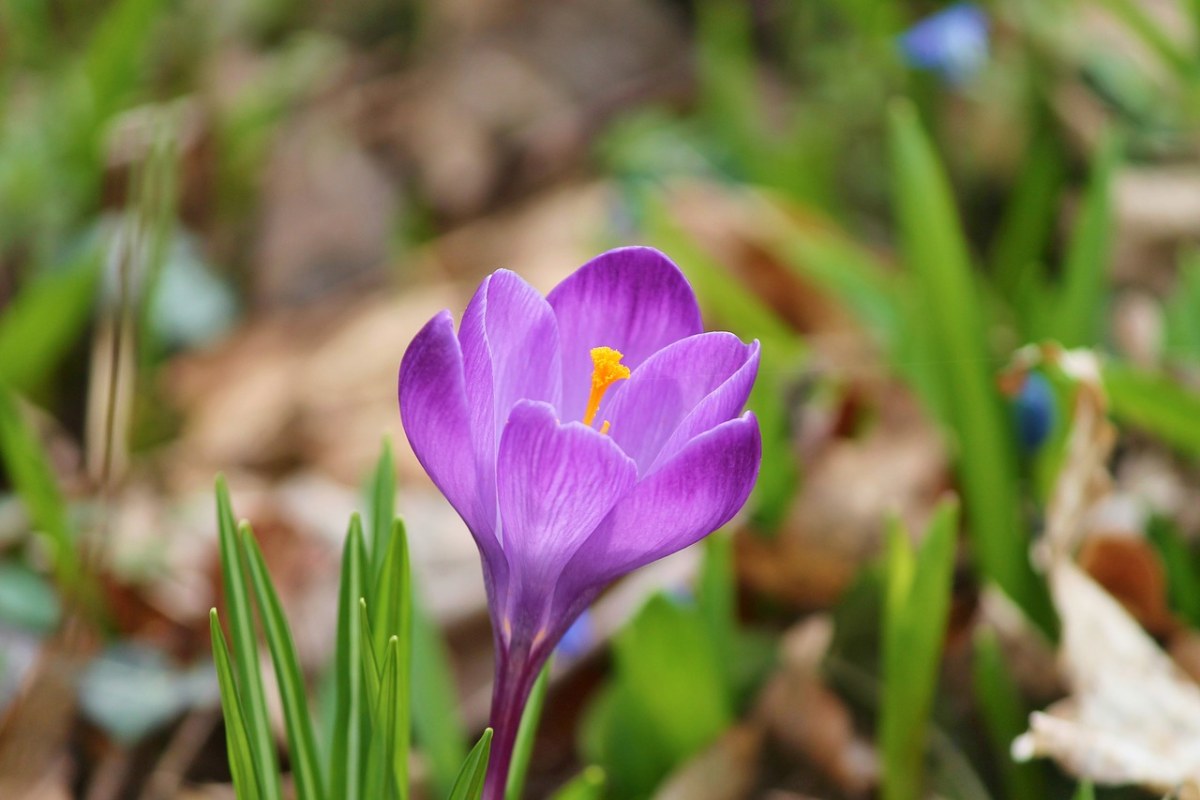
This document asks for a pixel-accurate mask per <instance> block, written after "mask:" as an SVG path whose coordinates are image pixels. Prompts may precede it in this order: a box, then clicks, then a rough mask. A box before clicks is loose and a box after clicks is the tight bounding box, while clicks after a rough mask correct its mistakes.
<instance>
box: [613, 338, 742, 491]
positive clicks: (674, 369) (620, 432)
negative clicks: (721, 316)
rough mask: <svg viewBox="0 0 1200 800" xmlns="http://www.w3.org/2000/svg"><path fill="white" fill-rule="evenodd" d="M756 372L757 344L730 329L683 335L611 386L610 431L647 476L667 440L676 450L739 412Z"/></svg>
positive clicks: (640, 470)
mask: <svg viewBox="0 0 1200 800" xmlns="http://www.w3.org/2000/svg"><path fill="white" fill-rule="evenodd" d="M757 370H758V343H757V342H754V343H752V344H745V343H743V342H742V341H741V340H740V339H738V338H737V337H736V336H734V335H733V334H732V333H701V334H698V335H696V336H689V337H688V338H686V339H681V340H679V341H677V342H675V343H673V344H670V345H668V346H667V347H665V348H663V349H662V350H660V351H658V352H657V353H655V354H654V355H652V356H651V357H650V358H649V359H647V360H646V362H645V363H644V364H642V365H641V366H640V367H638V368H637V369H636V370H634V372H633V375H631V376H630V378H629V380H627V381H622V382H621V383H619V384H617V386H616V387H615V388H614V389H613V398H612V402H611V403H610V404H609V406H608V408H607V409H606V412H605V413H606V419H608V420H609V421H610V422H611V423H612V427H611V429H610V430H609V433H610V434H611V435H612V437H613V441H615V442H616V443H617V444H619V445H620V446H621V449H622V450H624V451H625V453H626V454H627V455H629V456H630V457H631V458H632V459H633V460H634V461H636V462H637V465H638V472H639V473H640V474H642V475H645V474H646V473H647V472H649V471H650V469H651V467H652V465H653V464H654V463H655V461H656V460H659V459H660V455H659V454H660V452H662V450H663V446H664V445H665V444H668V443H669V442H678V444H677V445H675V446H674V448H673V449H672V450H671V452H675V451H677V450H678V449H679V447H682V446H683V445H684V444H686V443H687V442H688V441H689V440H690V439H692V438H693V437H695V436H696V435H697V434H700V433H703V432H704V431H706V430H708V429H710V428H714V427H716V426H717V425H719V424H720V423H722V422H725V421H726V420H730V419H733V418H734V417H736V416H737V415H738V414H740V413H741V411H742V407H743V406H744V405H745V404H746V397H747V396H748V395H749V394H750V387H751V385H753V383H754V375H755V373H756V372H757ZM685 421H686V425H684V423H685ZM681 425H682V427H683V429H682V430H681ZM665 455H666V454H664V456H665Z"/></svg>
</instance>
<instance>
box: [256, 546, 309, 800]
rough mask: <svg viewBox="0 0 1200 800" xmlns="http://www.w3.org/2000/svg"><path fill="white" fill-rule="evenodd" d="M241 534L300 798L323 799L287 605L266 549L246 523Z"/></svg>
mask: <svg viewBox="0 0 1200 800" xmlns="http://www.w3.org/2000/svg"><path fill="white" fill-rule="evenodd" d="M239 533H240V534H241V536H240V539H241V544H242V555H243V556H244V557H245V559H246V566H247V569H248V571H249V573H250V583H251V585H252V586H253V587H254V596H255V599H256V600H257V601H258V611H259V616H260V617H261V619H262V624H263V631H264V632H265V633H266V636H267V647H268V649H269V650H270V651H271V662H272V663H273V664H274V665H275V678H276V680H277V681H278V683H279V698H280V700H282V701H283V719H284V723H285V727H286V728H287V738H288V747H289V750H290V754H291V760H292V773H293V775H294V776H295V780H296V797H297V800H323V798H324V797H325V781H324V779H323V778H322V777H321V771H322V770H321V763H320V759H319V757H318V754H317V742H316V737H315V736H314V734H313V726H312V718H311V717H310V716H309V711H308V697H307V693H306V691H305V686H304V679H303V677H302V676H301V674H300V663H299V659H297V657H296V645H295V643H294V642H293V640H292V632H291V629H290V628H289V627H288V624H287V620H286V619H285V618H284V616H283V607H282V606H281V605H280V603H279V596H278V595H277V594H276V593H275V586H274V585H273V584H272V583H271V576H270V573H268V572H267V565H266V564H265V563H264V562H263V557H262V552H261V551H260V550H259V549H258V543H257V542H255V541H254V533H253V532H252V531H251V530H250V526H249V525H247V524H246V523H244V522H243V523H242V525H241V528H240V529H239Z"/></svg>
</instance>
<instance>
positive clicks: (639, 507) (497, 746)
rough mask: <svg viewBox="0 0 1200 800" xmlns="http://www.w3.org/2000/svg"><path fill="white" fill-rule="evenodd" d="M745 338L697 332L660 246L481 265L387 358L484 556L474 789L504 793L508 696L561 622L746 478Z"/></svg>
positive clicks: (749, 360) (726, 499) (753, 353)
mask: <svg viewBox="0 0 1200 800" xmlns="http://www.w3.org/2000/svg"><path fill="white" fill-rule="evenodd" d="M758 353H759V347H758V342H752V343H750V344H745V343H744V342H742V341H741V340H739V339H738V338H737V337H736V336H734V335H733V334H730V333H704V332H703V328H702V325H701V322H700V310H699V307H698V306H697V304H696V297H695V295H694V294H693V292H692V289H691V286H689V285H688V282H687V280H686V279H685V278H684V276H683V274H682V273H681V272H680V271H679V269H678V268H677V267H676V266H675V265H674V264H673V263H671V261H670V260H669V259H667V258H666V256H664V255H663V254H662V253H660V252H658V251H656V250H652V249H649V248H644V247H630V248H623V249H619V250H612V251H610V252H607V253H604V254H602V255H600V256H598V257H596V258H595V259H593V260H591V261H589V262H588V263H587V264H585V265H584V266H582V267H580V268H579V269H578V270H577V271H576V272H574V273H573V274H572V275H570V276H569V277H567V278H566V279H565V280H564V281H563V282H562V283H560V284H559V285H558V286H557V287H556V288H555V289H554V291H552V292H551V293H550V294H549V296H548V297H542V296H541V294H540V293H538V292H537V291H536V290H534V289H533V288H532V287H531V286H529V284H527V283H526V282H525V281H524V280H522V279H521V278H520V277H518V276H517V275H516V274H515V273H512V272H509V271H507V270H500V271H498V272H494V273H492V274H491V275H489V276H488V277H487V278H485V279H484V281H483V283H482V284H481V285H480V287H479V290H478V291H477V292H476V293H475V296H474V298H472V300H471V302H470V303H469V304H468V306H467V309H466V311H465V312H464V314H463V318H462V323H461V325H460V326H459V329H458V333H457V335H456V334H455V332H454V321H453V319H452V317H451V315H450V313H449V312H448V311H443V312H442V313H440V314H438V315H437V316H435V317H434V318H433V319H431V320H430V321H429V322H428V323H427V324H426V325H425V327H424V328H422V329H421V332H420V333H418V334H417V336H416V338H415V339H413V342H412V344H411V345H409V348H408V351H407V352H406V353H405V355H404V360H403V362H402V363H401V365H400V392H399V393H400V414H401V418H402V419H403V422H404V429H405V431H406V433H407V434H408V440H409V442H410V443H411V444H412V448H413V450H414V452H415V453H416V455H417V458H418V459H420V461H421V465H422V466H423V467H424V468H425V471H426V472H428V473H429V475H430V477H431V478H432V479H433V481H434V483H435V484H437V486H438V488H439V489H440V490H441V491H442V493H443V494H444V495H445V496H446V498H447V499H448V500H449V501H450V503H451V504H452V505H453V506H454V508H455V509H456V510H457V511H458V513H459V514H460V515H461V516H462V518H463V520H464V521H465V522H466V523H467V527H468V528H470V530H471V534H472V535H473V536H474V537H475V542H476V544H477V545H478V547H479V551H480V554H481V555H482V560H483V577H484V582H485V584H486V586H487V593H488V605H489V608H490V612H491V616H492V627H493V634H494V638H495V644H496V680H495V685H494V689H493V696H492V714H491V724H492V727H493V728H494V729H495V738H494V739H493V742H492V759H491V764H490V765H489V767H488V776H487V783H486V788H485V791H484V797H485V798H486V799H487V800H498V798H500V797H502V796H503V793H504V783H505V780H506V779H507V773H508V765H509V764H508V762H509V759H510V756H511V753H512V747H513V743H514V740H515V737H516V733H517V726H518V723H519V722H520V716H521V712H522V709H523V707H524V705H525V701H526V700H527V698H528V695H529V691H530V688H531V687H532V685H533V682H534V680H535V679H536V677H537V674H538V671H539V670H540V668H541V666H542V664H543V663H544V662H545V660H546V658H547V657H548V656H549V654H550V653H551V651H552V650H553V649H554V646H555V644H556V643H557V642H558V640H559V639H560V638H562V635H563V633H564V632H565V631H566V630H567V628H568V627H569V626H570V625H571V623H572V622H573V621H574V620H575V619H576V618H577V617H578V616H579V615H580V613H581V612H582V611H583V610H584V609H585V608H586V607H587V606H588V605H589V604H590V603H591V602H592V601H593V600H594V599H595V598H596V596H597V595H598V594H599V593H600V591H601V590H602V589H603V588H604V587H605V586H606V585H607V584H608V583H609V582H611V581H612V580H613V579H615V578H617V577H619V576H621V575H624V574H625V573H627V572H629V571H631V570H633V569H636V568H637V567H640V566H642V565H644V564H648V563H649V562H651V561H654V560H656V559H658V558H661V557H663V556H665V555H668V554H670V553H673V552H675V551H677V550H680V549H681V548H683V547H686V546H688V545H690V544H692V543H693V542H695V541H697V540H699V539H700V538H702V537H703V536H705V535H706V534H708V533H710V532H711V531H713V530H715V529H717V528H718V527H720V526H721V525H723V524H725V523H726V522H728V521H729V519H730V518H731V517H733V515H734V514H735V513H736V512H737V511H738V509H740V508H741V507H742V505H743V504H744V503H745V501H746V498H747V496H748V495H749V494H750V490H751V488H752V487H753V485H754V480H755V478H756V477H757V474H758V465H759V461H760V456H761V440H760V437H759V431H758V422H757V421H756V420H755V418H754V415H753V414H752V413H749V412H747V413H745V414H743V413H742V408H743V406H744V405H745V402H746V397H747V395H748V394H749V392H750V387H751V385H752V384H753V382H754V377H755V374H756V373H757V370H758Z"/></svg>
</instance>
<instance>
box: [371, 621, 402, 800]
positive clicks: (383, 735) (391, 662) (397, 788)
mask: <svg viewBox="0 0 1200 800" xmlns="http://www.w3.org/2000/svg"><path fill="white" fill-rule="evenodd" d="M385 647H386V653H387V655H386V656H384V660H383V673H382V676H381V678H380V683H379V689H380V691H379V710H378V712H377V713H376V715H375V716H376V719H378V720H379V727H378V728H377V730H376V733H377V735H378V736H379V738H380V740H381V742H382V748H383V753H384V754H385V758H384V761H385V763H387V762H388V761H390V762H391V765H392V783H390V784H389V785H388V790H387V795H388V796H389V797H407V796H408V752H407V750H405V751H403V752H401V749H400V747H401V741H400V730H401V728H402V727H404V726H403V724H402V721H401V720H400V718H399V714H398V713H397V712H398V709H397V705H398V704H397V697H398V696H399V688H400V661H401V653H400V640H399V639H398V638H396V637H395V636H393V637H392V638H390V639H388V641H387V644H386V645H385ZM401 757H403V759H404V765H403V767H401V764H400V760H401Z"/></svg>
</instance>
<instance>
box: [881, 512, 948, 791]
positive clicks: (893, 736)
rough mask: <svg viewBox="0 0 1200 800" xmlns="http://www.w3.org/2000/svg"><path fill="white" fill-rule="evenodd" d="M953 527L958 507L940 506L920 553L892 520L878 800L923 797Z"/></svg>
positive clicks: (884, 639)
mask: <svg viewBox="0 0 1200 800" xmlns="http://www.w3.org/2000/svg"><path fill="white" fill-rule="evenodd" d="M957 526H958V507H957V505H956V504H954V503H942V504H941V505H940V506H938V509H937V511H936V512H935V514H934V517H933V521H932V522H931V523H930V526H929V531H928V533H927V534H926V538H925V541H924V542H923V543H922V545H921V547H920V549H919V550H917V551H915V552H914V550H913V546H912V544H911V542H910V541H909V538H908V535H907V534H906V533H905V531H904V529H903V528H902V527H901V525H900V523H898V522H893V524H892V526H891V530H890V532H889V536H888V561H887V590H886V592H885V596H884V597H885V599H884V631H883V702H882V708H881V711H880V715H881V718H880V722H879V738H880V752H881V754H882V759H883V769H882V775H883V787H882V788H883V792H882V797H883V798H884V800H918V798H920V797H921V792H922V787H923V784H924V757H925V748H926V743H927V736H926V734H927V731H928V727H929V715H930V711H931V709H932V707H933V696H934V691H935V688H936V686H937V677H938V672H939V666H940V664H941V654H942V643H943V641H944V639H945V634H946V621H947V618H948V616H949V612H950V590H951V584H952V578H953V570H954V543H955V533H956V530H957Z"/></svg>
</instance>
